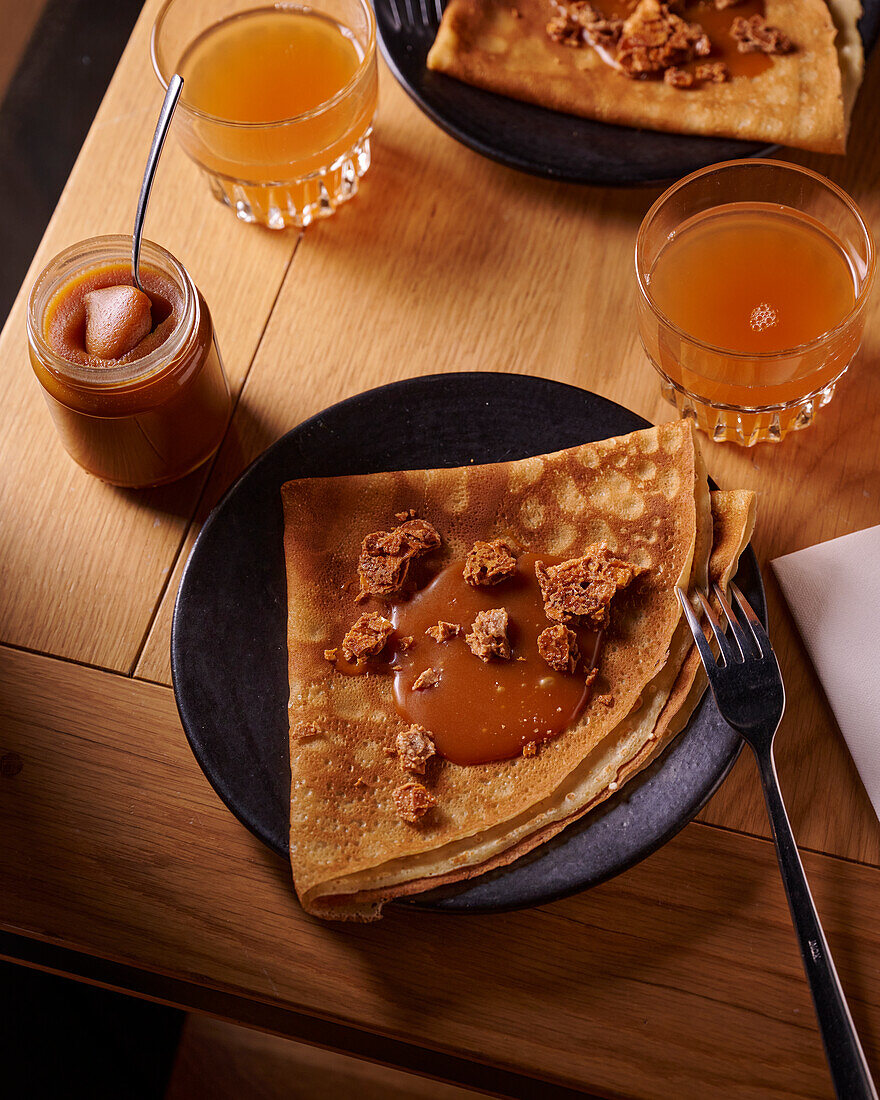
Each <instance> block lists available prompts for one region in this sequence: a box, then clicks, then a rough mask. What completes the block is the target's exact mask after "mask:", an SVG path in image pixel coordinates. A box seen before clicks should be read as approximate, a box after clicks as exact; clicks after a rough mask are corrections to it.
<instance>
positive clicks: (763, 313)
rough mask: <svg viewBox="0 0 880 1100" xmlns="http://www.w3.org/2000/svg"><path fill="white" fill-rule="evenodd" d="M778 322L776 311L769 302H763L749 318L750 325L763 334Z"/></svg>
mask: <svg viewBox="0 0 880 1100" xmlns="http://www.w3.org/2000/svg"><path fill="white" fill-rule="evenodd" d="M778 320H779V317H778V316H777V313H776V310H775V309H774V308H773V307H772V306H770V305H768V304H767V302H761V304H760V305H758V306H755V308H754V309H753V310H752V312H751V314H750V316H749V324H750V325H751V326H752V328H753V329H754V330H755V332H763V331H764V329H767V328H772V327H773V326H774V325H775V324H776V323H777V321H778Z"/></svg>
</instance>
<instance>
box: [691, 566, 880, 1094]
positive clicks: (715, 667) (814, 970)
mask: <svg viewBox="0 0 880 1100" xmlns="http://www.w3.org/2000/svg"><path fill="white" fill-rule="evenodd" d="M730 590H731V592H732V593H733V595H734V597H735V598H736V602H737V603H738V604H739V607H740V611H741V612H742V616H743V619H744V622H743V621H741V620H740V619H739V618H738V617H737V615H736V613H735V612H734V610H733V608H732V607H731V605H730V603H729V602H728V600H727V598H726V597H725V595H724V593H723V591H722V590H721V588H720V587H719V586H718V585H717V584H716V585H715V586H714V592H715V597H716V599H717V600H718V602H719V604H720V606H721V608H722V610H723V611H724V614H725V616H726V618H727V622H728V624H729V626H730V633H731V635H732V637H728V635H727V630H726V628H725V626H723V625H722V623H721V620H720V619H719V617H718V615H717V614H716V613H715V610H714V609H713V607H712V605H711V604H710V603H709V601H708V600H707V599H706V597H705V596H704V595H703V593H702V592H697V596H698V598H699V600H700V603H701V604H702V607H703V611H704V612H705V615H706V618H707V619H708V621H709V625H710V626H711V628H712V632H713V633H714V635H715V640H716V641H717V643H718V648H719V653H720V656H719V658H718V660H716V659H715V655H714V653H713V652H712V649H711V648H710V646H709V643H708V641H707V640H706V636H705V635H704V633H703V630H702V627H701V626H700V621H699V619H698V617H697V614H696V612H695V611H694V609H693V607H692V606H691V603H690V600H689V599H688V598H687V595H686V594H685V593H684V592H683V591H682V589H680V588H677V589H676V592H677V594H678V599H679V601H680V603H681V606H682V610H683V611H684V613H685V616H686V617H687V621H688V625H689V626H690V628H691V633H692V634H693V636H694V642H695V643H696V646H697V649H698V650H699V653H700V658H701V659H702V662H703V667H704V668H705V670H706V674H707V676H708V677H709V685H710V687H711V688H712V694H713V695H714V696H715V701H716V702H717V703H718V710H719V711H720V712H721V716H722V718H724V720H725V721H726V722H727V724H728V725H729V726H732V727H733V729H735V730H736V731H737V732H738V733H739V734H740V735H741V736H742V738H743V740H744V741H745V742H746V743H747V744H748V745H749V747H750V748H751V750H752V752H753V753H754V754H755V760H756V761H757V763H758V772H759V774H760V776H761V785H762V786H763V788H764V800H765V802H766V803H767V813H768V815H769V817H770V825H771V827H772V829H773V839H774V841H775V842H776V855H777V857H778V859H779V869H780V870H781V872H782V881H783V884H784V886H785V893H786V895H787V896H788V905H789V908H790V909H791V918H792V921H793V922H794V927H795V931H796V932H797V936H798V940H799V942H800V949H801V955H802V957H803V961H804V969H805V970H806V973H807V980H808V981H809V983H810V992H811V993H812V994H813V1003H814V1004H815V1006H816V1016H817V1017H818V1020H819V1030H820V1032H821V1033H822V1042H823V1043H824V1044H825V1056H826V1057H827V1059H828V1065H829V1068H830V1070H831V1079H832V1081H833V1082H834V1088H835V1091H836V1092H837V1095H838V1097H840V1098H841V1100H861V1098H863V1097H865V1098H871V1100H877V1091H876V1089H875V1088H874V1082H873V1081H872V1079H871V1073H870V1070H869V1069H868V1064H867V1062H866V1061H865V1054H864V1051H863V1050H862V1045H861V1043H860V1042H859V1037H858V1034H857V1033H856V1029H855V1026H854V1025H853V1022H852V1017H851V1016H850V1013H849V1006H848V1005H847V1003H846V997H845V996H844V994H843V989H842V987H841V984H840V979H839V978H838V976H837V971H836V969H835V967H834V960H833V959H832V958H831V952H830V951H829V950H828V943H827V941H826V939H825V933H824V932H823V931H822V924H821V922H820V921H819V915H818V913H817V912H816V906H815V904H814V903H813V898H812V895H811V894H810V887H809V886H808V884H807V878H806V875H805V874H804V868H803V864H802V863H801V859H800V856H799V855H798V850H797V845H796V844H795V840H794V834H793V833H792V831H791V825H790V823H789V820H788V814H787V813H786V811H785V803H784V802H783V801H782V792H781V791H780V789H779V779H778V777H777V775H776V761H775V760H774V757H773V738H774V737H775V736H776V731H777V729H778V728H779V723H780V722H781V720H782V713H783V711H784V710H785V688H784V687H783V685H782V675H781V673H780V671H779V664H778V662H777V660H776V654H775V653H774V652H773V649H772V647H771V645H770V639H769V638H768V637H767V633H766V631H765V630H764V628H763V626H762V625H761V622H760V620H759V619H758V616H757V615H756V614H755V612H754V611H753V610H752V608H751V607H750V606H749V604H748V602H747V600H746V598H745V596H743V594H742V592H740V590H739V589H738V588H737V586H736V585H735V584H731V585H730Z"/></svg>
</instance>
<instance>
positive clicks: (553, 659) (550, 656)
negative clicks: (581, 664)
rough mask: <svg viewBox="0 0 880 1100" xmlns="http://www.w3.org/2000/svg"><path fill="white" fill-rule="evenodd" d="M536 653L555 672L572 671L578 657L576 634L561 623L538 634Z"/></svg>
mask: <svg viewBox="0 0 880 1100" xmlns="http://www.w3.org/2000/svg"><path fill="white" fill-rule="evenodd" d="M538 653H539V654H540V655H541V656H542V657H543V658H544V660H545V661H546V662H547V664H548V665H549V666H550V667H551V668H553V669H555V670H556V671H557V672H574V670H575V668H576V667H577V663H578V660H579V659H580V652H579V651H578V643H577V635H576V634H575V632H574V631H573V630H569V628H568V627H567V626H563V625H562V623H559V624H557V625H556V626H548V627H547V629H546V630H542V631H541V633H540V634H539V635H538Z"/></svg>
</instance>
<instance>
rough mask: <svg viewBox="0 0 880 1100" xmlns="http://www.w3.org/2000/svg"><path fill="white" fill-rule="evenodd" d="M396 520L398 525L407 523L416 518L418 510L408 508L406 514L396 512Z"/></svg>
mask: <svg viewBox="0 0 880 1100" xmlns="http://www.w3.org/2000/svg"><path fill="white" fill-rule="evenodd" d="M394 518H395V519H396V520H397V522H398V523H405V522H406V521H407V520H408V519H415V518H416V510H415V508H407V510H406V511H405V512H395V513H394Z"/></svg>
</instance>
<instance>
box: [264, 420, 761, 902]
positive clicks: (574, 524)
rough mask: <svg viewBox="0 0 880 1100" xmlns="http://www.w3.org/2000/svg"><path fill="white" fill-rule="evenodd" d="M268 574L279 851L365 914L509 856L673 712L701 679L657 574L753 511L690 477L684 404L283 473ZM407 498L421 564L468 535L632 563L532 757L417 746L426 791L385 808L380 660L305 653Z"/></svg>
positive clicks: (742, 536) (667, 722)
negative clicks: (486, 449)
mask: <svg viewBox="0 0 880 1100" xmlns="http://www.w3.org/2000/svg"><path fill="white" fill-rule="evenodd" d="M282 497H283V505H284V517H285V539H284V549H285V556H286V562H287V578H288V605H289V623H288V651H289V674H290V702H289V710H290V730H291V734H290V762H291V774H292V780H291V797H290V859H291V865H292V868H293V877H294V883H295V886H296V890H297V893H298V895H299V897H300V900H301V902H302V905H303V907H304V908H305V909H306V910H307V911H308V912H310V913H313V914H315V915H316V916H320V917H324V918H330V919H355V920H372V919H376V918H377V917H378V916H379V915H380V913H381V908H382V905H383V904H384V903H385V902H386V901H388V900H390V899H392V898H397V897H401V896H404V895H408V894H413V893H417V892H419V891H422V890H425V889H428V888H430V887H433V886H437V885H441V884H447V883H452V882H457V881H460V880H463V879H466V878H469V877H471V876H473V875H478V874H482V873H483V872H485V871H487V870H489V869H491V868H496V867H499V866H502V865H505V864H508V863H510V862H511V861H512V860H515V859H517V858H518V857H519V856H521V855H523V854H524V853H526V852H528V851H530V850H531V849H533V848H534V847H535V846H536V845H538V844H540V843H542V842H543V841H545V840H547V839H548V838H550V837H552V836H554V835H555V834H557V833H558V832H559V831H560V830H562V829H564V828H565V827H566V825H568V824H569V823H571V822H573V821H575V820H577V819H578V818H580V817H582V816H583V815H584V814H585V813H587V812H588V811H589V810H590V809H591V808H592V807H594V806H596V805H597V804H598V803H600V802H601V801H603V800H604V799H606V798H607V797H608V796H609V795H610V794H611V793H613V792H614V791H615V790H617V789H619V788H620V787H621V786H622V785H623V784H624V783H625V782H626V781H627V780H628V779H630V778H632V776H634V775H636V774H637V773H638V772H639V771H640V770H641V769H643V768H644V767H645V766H646V765H647V764H648V763H649V762H650V761H651V760H653V759H654V757H656V756H657V754H658V753H660V752H662V750H663V749H664V748H665V747H666V745H667V744H668V743H669V742H670V740H671V739H672V738H673V737H674V736H675V735H676V734H677V733H678V732H679V731H680V730H681V729H682V728H683V726H684V724H685V723H686V721H687V718H688V716H689V715H690V713H691V711H692V710H693V708H694V706H695V705H696V703H697V701H698V700H699V698H700V695H701V693H702V690H703V687H704V684H703V682H702V680H701V676H702V669H701V666H700V664H699V660H698V658H697V655H696V652H695V650H694V647H693V642H692V639H691V637H690V635H689V633H688V629H687V625H686V623H685V621H684V619H683V616H682V613H681V608H680V605H679V602H678V599H677V597H676V593H675V588H676V586H677V585H681V586H682V587H684V588H687V589H689V590H690V591H691V592H693V590H694V589H695V588H696V587H701V588H705V587H706V584H707V581H708V580H709V578H710V576H711V577H712V578H714V579H716V580H718V581H720V582H721V583H722V584H726V582H727V580H728V579H729V578H730V577H731V576H732V575H733V573H734V572H735V569H736V564H737V561H738V558H739V555H740V553H741V551H742V549H743V548H744V546H745V545H746V544H747V542H748V540H749V537H750V534H751V530H752V527H753V523H754V498H753V495H752V494H751V493H746V492H716V493H711V494H710V492H709V489H708V485H707V480H706V472H705V469H704V467H703V463H702V460H701V458H700V453H699V450H698V447H697V444H696V440H695V437H694V433H693V430H692V428H691V425H690V423H689V422H688V421H679V422H677V423H673V424H667V425H663V426H661V427H656V428H649V429H646V430H645V431H640V432H635V433H633V434H631V435H628V436H622V437H619V438H615V439H607V440H603V441H601V442H597V443H588V444H585V445H584V446H581V447H575V448H573V449H570V450H566V451H560V452H557V453H555V454H548V455H540V456H537V457H533V458H527V459H523V460H521V461H517V462H503V463H493V464H491V465H485V466H467V467H462V468H457V469H440V470H418V471H406V472H396V473H381V474H369V475H365V476H352V477H337V478H314V479H303V480H298V481H291V482H288V483H287V484H286V485H284V487H283V489H282ZM408 509H415V511H416V512H417V513H418V515H419V516H420V517H423V518H424V519H427V520H429V521H430V522H431V523H433V524H434V526H435V527H436V528H437V530H438V531H439V532H440V534H441V536H442V538H443V545H442V548H441V550H440V551H439V552H438V554H437V562H436V566H437V568H440V567H442V566H443V565H445V564H446V563H447V562H449V561H452V560H457V559H461V558H464V557H465V556H466V554H467V552H468V551H469V550H470V549H471V547H472V546H473V544H474V542H475V541H477V540H489V539H493V538H496V537H501V538H505V539H508V540H512V541H513V542H515V543H516V544H517V545H519V546H520V547H521V548H522V549H523V550H525V551H534V552H541V553H546V554H555V555H559V556H562V557H566V558H567V557H577V556H579V555H580V554H582V553H583V552H584V550H585V549H586V548H587V547H588V546H589V545H591V544H595V543H603V544H604V545H605V546H607V547H608V548H609V550H611V551H613V552H614V553H615V554H616V555H617V556H619V557H621V558H624V559H625V560H626V561H628V562H630V563H631V564H634V565H637V566H638V567H639V568H640V569H641V570H642V572H641V575H640V577H639V580H638V583H636V584H634V585H632V586H631V588H630V589H627V590H625V591H624V592H621V593H619V594H618V596H616V597H615V600H614V603H613V605H612V616H611V624H610V627H609V629H608V631H607V632H606V636H605V640H604V644H603V649H602V654H601V659H600V675H601V677H602V679H603V681H604V683H605V685H606V686H607V692H606V693H605V694H604V696H603V697H599V696H598V695H594V696H593V697H592V698H591V699H590V700H589V702H588V703H587V705H586V707H585V709H584V710H583V711H582V713H581V714H580V716H579V717H578V718H577V720H576V721H575V722H574V724H573V725H571V726H570V727H569V728H567V729H566V730H565V731H564V732H563V733H562V734H560V735H559V736H557V737H555V738H553V739H552V740H549V741H546V742H544V743H543V744H542V745H541V747H540V752H539V753H538V754H537V755H535V756H519V757H516V758H514V759H510V760H502V761H496V762H494V763H488V764H478V765H470V766H459V765H455V764H452V763H451V762H449V761H446V760H443V761H434V762H433V763H434V764H436V770H435V772H434V773H433V778H432V787H431V790H432V794H433V795H434V797H435V798H436V806H435V807H434V808H433V809H432V810H431V811H430V813H428V814H427V815H425V817H424V818H422V819H421V820H420V821H419V822H418V823H417V824H412V823H410V822H407V821H404V820H402V819H401V818H400V817H398V816H397V813H396V812H395V806H394V800H393V791H394V789H395V788H396V787H397V786H398V785H399V784H400V782H401V769H400V762H399V761H398V760H397V759H396V758H395V756H394V745H395V740H396V737H397V734H398V732H400V731H402V730H403V729H405V728H406V726H407V723H406V722H405V721H404V720H403V719H402V718H401V717H400V715H399V714H398V712H397V711H396V710H395V707H394V702H393V696H392V684H391V677H390V676H389V675H388V674H382V673H379V672H376V673H371V674H367V675H361V676H346V675H342V674H340V673H339V672H337V671H336V670H335V669H334V668H333V666H332V665H331V664H329V663H328V662H327V661H326V660H325V659H324V658H323V650H324V649H325V648H326V647H332V646H335V645H338V644H339V639H340V638H341V637H342V634H343V633H344V632H345V630H346V629H347V628H348V626H349V625H350V624H351V622H352V621H353V620H354V619H355V618H357V615H358V614H359V613H360V611H361V610H362V609H363V608H362V606H361V605H358V604H356V602H355V596H356V594H357V590H358V586H357V578H356V563H357V560H358V554H359V550H360V543H361V540H362V538H363V537H364V535H365V534H366V533H367V532H369V531H373V530H376V529H377V528H381V527H387V526H394V522H395V521H394V518H393V517H394V516H395V514H397V513H402V512H405V511H407V510H408Z"/></svg>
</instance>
